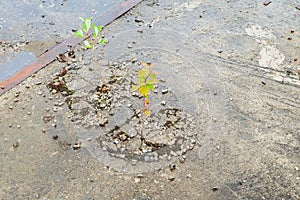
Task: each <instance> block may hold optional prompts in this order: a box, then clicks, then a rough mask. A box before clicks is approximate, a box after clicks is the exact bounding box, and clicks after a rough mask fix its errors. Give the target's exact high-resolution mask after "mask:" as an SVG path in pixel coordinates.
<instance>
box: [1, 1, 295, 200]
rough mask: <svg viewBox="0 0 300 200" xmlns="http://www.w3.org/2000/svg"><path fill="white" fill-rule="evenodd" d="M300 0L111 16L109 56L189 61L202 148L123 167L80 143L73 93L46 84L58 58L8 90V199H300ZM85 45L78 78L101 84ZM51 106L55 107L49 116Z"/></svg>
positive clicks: (183, 65)
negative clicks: (144, 168)
mask: <svg viewBox="0 0 300 200" xmlns="http://www.w3.org/2000/svg"><path fill="white" fill-rule="evenodd" d="M296 6H297V3H296V2H294V1H288V0H283V1H280V2H273V1H272V2H271V3H270V4H269V5H267V6H265V5H264V4H263V1H256V0H255V1H247V2H245V1H239V0H234V1H219V0H217V1H214V2H211V1H204V0H202V1H200V0H193V1H192V0H191V1H183V0H176V1H157V0H155V1H154V0H145V1H143V2H142V3H141V4H139V5H138V6H136V7H135V8H134V9H132V10H131V11H130V12H128V13H127V14H126V15H124V16H122V17H121V18H119V19H117V20H116V21H114V22H113V23H112V24H111V25H109V26H107V27H105V29H104V32H103V34H104V35H105V37H106V38H107V40H108V43H107V44H106V45H105V46H104V47H103V48H102V47H101V48H99V49H98V54H101V55H100V57H101V62H102V63H103V64H105V63H113V62H116V61H124V60H129V59H133V58H137V59H138V61H141V60H140V59H142V58H144V59H146V61H151V62H154V63H156V66H158V67H161V69H160V70H161V71H162V72H168V70H169V72H170V73H171V72H174V74H176V73H175V72H176V70H178V74H179V75H178V77H176V79H175V80H177V82H178V85H176V84H174V83H173V82H172V86H173V85H174V87H178V89H180V88H181V87H182V88H184V89H186V90H189V91H187V93H188V94H193V95H194V96H195V98H196V99H197V101H195V102H197V104H198V105H197V106H199V108H201V109H200V111H203V112H202V113H200V114H199V115H198V120H199V122H201V125H202V126H200V128H199V130H198V133H199V134H200V135H201V137H199V138H198V141H197V147H196V148H195V149H194V150H193V151H191V152H190V153H188V154H187V155H186V159H185V160H184V161H182V160H180V159H175V160H172V162H171V163H167V164H166V165H161V167H160V168H159V169H157V170H149V172H143V173H134V172H133V171H134V167H133V168H131V171H130V173H129V172H128V173H126V171H125V172H124V171H121V170H119V169H118V167H115V166H116V165H115V164H114V163H110V160H101V159H99V157H98V159H97V157H95V156H93V154H92V153H91V151H90V149H89V148H87V147H85V146H84V145H83V146H82V147H81V148H79V149H75V150H74V148H73V147H74V145H75V144H76V143H77V142H78V141H79V139H80V137H78V136H79V135H78V130H80V128H78V126H76V125H75V124H74V123H73V122H72V121H71V120H70V117H69V116H70V115H71V114H72V113H71V112H70V110H69V108H68V106H67V105H66V103H64V102H65V97H64V96H62V95H61V94H59V93H56V94H53V93H51V92H50V91H49V90H48V89H47V87H46V85H47V83H48V82H49V81H51V77H52V76H54V74H55V73H57V72H59V71H60V70H61V69H62V67H64V66H65V65H66V64H65V63H60V62H58V61H55V62H53V63H52V64H50V65H49V66H47V67H46V68H45V69H42V70H41V71H40V72H38V73H37V74H35V75H34V76H32V77H30V78H28V79H27V80H26V81H24V82H23V83H22V84H20V85H19V86H17V87H15V88H13V89H12V90H10V91H9V92H7V93H5V94H4V95H2V96H1V97H0V113H1V114H0V126H1V129H0V136H1V138H2V139H1V142H0V165H1V168H0V177H1V179H0V185H1V187H0V198H2V199H140V200H142V199H299V198H300V192H299V191H300V172H299V168H300V156H299V155H300V154H299V153H300V152H299V142H300V136H299V133H300V125H299V119H300V117H299V116H300V106H299V105H300V101H299V99H300V98H299V94H300V89H299V88H300V87H299V86H300V80H299V69H300V68H299V62H300V60H299V55H300V48H299V41H300V28H299V24H300V23H299V22H300V18H299V15H300V11H299V10H297V9H296V8H295V7H296ZM129 44H130V45H129ZM75 51H76V53H77V55H79V56H80V55H82V56H83V57H82V58H83V59H82V61H78V62H77V64H78V65H79V66H80V69H78V71H76V70H75V71H74V72H71V71H70V79H72V80H73V82H71V83H72V84H70V85H69V87H71V88H80V85H84V84H86V81H85V80H86V79H87V80H89V81H90V82H91V83H92V86H93V84H94V86H96V85H97V82H98V81H99V75H98V74H97V73H95V71H92V70H93V68H94V67H95V66H93V63H90V62H88V59H89V58H90V52H89V51H82V50H81V49H80V48H77V49H76V50H75ZM84 63H85V64H84ZM163 75H164V74H162V76H163ZM82 77H84V79H82ZM77 80H78V82H76V81H77ZM92 89H93V88H92ZM87 91H88V90H87ZM75 94H76V93H75ZM86 95H88V92H87V93H86ZM181 96H184V95H181ZM180 100H181V101H180V102H183V103H184V102H185V101H186V102H189V101H187V100H185V99H184V97H181V99H180ZM193 102H194V101H193ZM193 106H194V105H192V106H191V107H192V108H193ZM46 115H51V116H54V118H53V119H51V121H50V122H48V123H45V122H44V121H43V116H46ZM87 132H88V131H87ZM112 160H114V159H112ZM169 164H171V166H169ZM174 164H175V169H174Z"/></svg>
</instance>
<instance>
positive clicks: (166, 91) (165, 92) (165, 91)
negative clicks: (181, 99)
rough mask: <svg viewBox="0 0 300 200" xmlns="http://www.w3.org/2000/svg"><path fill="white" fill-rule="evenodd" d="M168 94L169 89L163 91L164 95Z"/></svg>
mask: <svg viewBox="0 0 300 200" xmlns="http://www.w3.org/2000/svg"><path fill="white" fill-rule="evenodd" d="M168 92H169V90H168V89H165V90H162V91H161V93H162V94H167V93H168Z"/></svg>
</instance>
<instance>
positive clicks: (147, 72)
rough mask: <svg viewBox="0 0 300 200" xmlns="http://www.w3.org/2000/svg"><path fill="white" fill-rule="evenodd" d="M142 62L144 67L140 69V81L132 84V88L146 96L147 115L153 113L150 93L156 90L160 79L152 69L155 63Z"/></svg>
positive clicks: (145, 110)
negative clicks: (150, 106)
mask: <svg viewBox="0 0 300 200" xmlns="http://www.w3.org/2000/svg"><path fill="white" fill-rule="evenodd" d="M141 64H142V66H143V67H144V68H143V69H140V70H139V71H138V82H137V84H136V85H133V86H132V90H133V91H138V92H139V93H140V95H142V96H143V97H144V105H145V108H144V113H145V115H146V116H149V115H150V114H151V112H150V110H149V104H150V99H149V95H150V91H151V90H152V91H153V90H154V84H156V83H158V80H157V79H156V74H155V73H154V72H153V71H152V70H151V69H152V68H153V67H154V64H153V63H152V64H147V63H145V62H142V63H141Z"/></svg>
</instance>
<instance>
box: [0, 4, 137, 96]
mask: <svg viewBox="0 0 300 200" xmlns="http://www.w3.org/2000/svg"><path fill="white" fill-rule="evenodd" d="M142 1H143V0H126V1H124V2H122V3H120V4H119V5H117V6H115V7H113V8H112V9H110V10H109V11H108V12H106V13H105V14H103V15H101V16H99V17H95V18H96V19H98V20H96V21H95V23H96V24H100V25H102V26H106V25H108V24H110V23H111V22H113V21H114V20H115V19H117V18H119V17H120V16H122V15H123V14H125V13H126V12H127V11H129V10H130V9H131V8H133V7H134V6H136V5H137V4H139V3H140V2H142ZM83 40H84V39H82V38H76V37H75V36H73V35H71V36H70V37H68V38H67V39H65V40H64V41H63V42H62V43H60V44H58V45H56V46H55V47H53V48H52V49H50V50H48V51H46V52H44V53H43V54H41V55H40V56H38V57H37V59H36V60H35V61H34V62H32V63H31V64H29V65H28V66H26V67H25V68H24V69H22V70H21V71H19V72H17V73H16V74H14V75H12V76H11V77H9V78H8V79H6V80H4V81H2V82H0V96H1V95H2V94H4V93H5V92H7V91H9V90H10V89H11V88H13V87H15V86H16V85H18V84H19V83H21V82H22V81H24V80H25V79H26V78H28V77H30V76H31V75H33V74H34V73H36V72H38V71H39V70H40V69H42V68H44V67H46V66H47V65H48V64H50V63H51V62H53V61H54V60H55V59H56V57H57V56H58V55H59V54H64V53H66V52H67V50H68V46H76V45H77V44H78V43H80V42H82V41H83Z"/></svg>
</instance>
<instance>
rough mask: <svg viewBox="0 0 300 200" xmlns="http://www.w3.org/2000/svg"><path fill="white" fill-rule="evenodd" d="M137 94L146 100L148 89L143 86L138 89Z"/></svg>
mask: <svg viewBox="0 0 300 200" xmlns="http://www.w3.org/2000/svg"><path fill="white" fill-rule="evenodd" d="M139 93H140V94H141V95H143V96H144V97H145V98H147V97H148V94H149V89H148V88H147V87H146V86H145V85H144V86H141V87H140V89H139Z"/></svg>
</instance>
